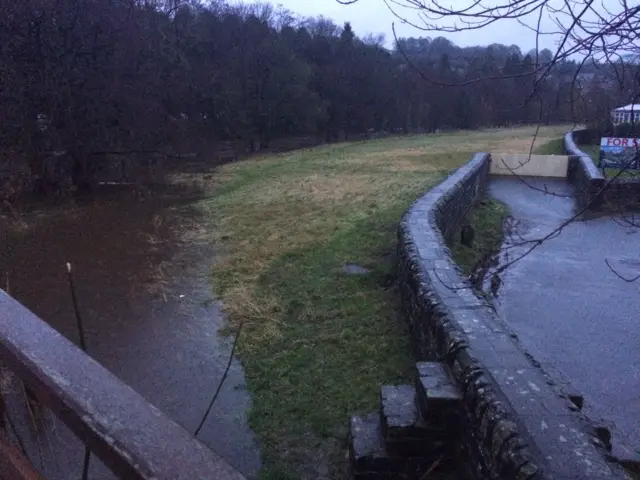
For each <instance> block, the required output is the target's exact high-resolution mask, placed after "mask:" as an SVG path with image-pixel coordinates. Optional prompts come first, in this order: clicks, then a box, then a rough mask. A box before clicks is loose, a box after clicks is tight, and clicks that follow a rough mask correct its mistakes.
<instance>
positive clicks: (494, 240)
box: [449, 199, 509, 275]
mask: <svg viewBox="0 0 640 480" xmlns="http://www.w3.org/2000/svg"><path fill="white" fill-rule="evenodd" d="M508 213H509V211H508V209H507V207H506V205H504V204H503V203H501V202H499V201H498V200H495V199H489V200H485V201H482V202H479V203H478V204H477V205H475V206H474V207H473V208H472V209H471V211H470V212H469V215H468V217H467V222H468V224H470V225H471V226H472V227H473V229H474V232H475V235H474V241H473V244H472V246H471V247H468V246H466V245H463V244H462V243H460V235H459V234H458V235H454V236H453V239H452V241H451V242H450V244H449V248H450V249H451V255H452V257H453V259H454V260H455V261H456V263H457V264H458V265H460V267H461V268H462V271H463V272H464V273H465V274H466V275H470V274H471V273H473V269H474V267H475V266H476V265H477V264H478V262H479V261H480V260H481V259H482V258H483V257H484V256H485V255H487V254H491V253H494V252H497V251H498V250H499V249H500V246H501V245H502V240H503V233H504V232H503V225H504V221H505V219H506V217H507V215H508Z"/></svg>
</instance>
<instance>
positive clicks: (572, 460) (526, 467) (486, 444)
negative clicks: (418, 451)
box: [398, 153, 624, 480]
mask: <svg viewBox="0 0 640 480" xmlns="http://www.w3.org/2000/svg"><path fill="white" fill-rule="evenodd" d="M490 162H491V157H490V155H488V154H484V153H480V154H476V155H475V156H474V157H473V158H472V159H471V161H470V162H469V163H467V164H466V165H464V166H463V167H462V168H460V169H459V170H458V171H456V172H455V173H454V174H453V175H451V176H450V177H449V178H448V179H447V180H445V181H444V182H443V183H442V184H441V185H439V186H438V187H436V188H434V189H432V190H431V191H429V192H428V193H427V194H426V195H424V196H423V197H422V198H420V199H418V200H417V201H416V202H415V203H414V204H413V206H412V207H411V208H410V210H409V211H408V212H407V214H406V215H405V217H404V219H403V221H402V223H401V225H400V228H399V243H398V274H399V280H400V286H401V287H400V288H401V297H402V302H403V307H404V310H405V313H406V316H407V320H408V323H409V328H410V331H411V335H412V338H413V342H414V346H415V350H416V353H417V355H418V357H419V359H420V360H425V359H426V360H436V361H442V362H445V363H446V364H447V365H448V366H449V368H450V370H451V372H452V374H453V376H454V377H455V378H454V379H455V381H456V382H457V384H458V386H459V388H460V390H461V392H462V394H463V403H464V411H465V416H466V418H464V419H462V420H463V424H464V428H463V432H464V438H465V439H464V441H463V442H462V444H461V445H460V448H461V457H462V458H465V459H466V462H467V467H468V468H467V470H468V472H469V474H470V475H471V476H472V477H473V478H482V479H509V480H518V479H528V480H533V479H555V480H569V479H604V478H624V477H623V475H622V474H621V473H620V472H619V470H618V467H617V466H611V465H610V464H609V463H608V462H607V461H605V457H604V453H606V451H605V446H604V445H603V444H602V442H601V441H600V440H599V439H598V438H596V434H595V433H596V429H594V428H593V427H592V426H591V425H590V423H589V422H587V421H586V419H585V418H584V417H582V416H581V414H579V413H576V410H578V409H579V408H580V407H581V402H579V401H578V402H576V403H577V404H580V406H578V405H576V404H574V403H572V402H570V401H569V399H568V396H567V395H566V394H563V392H562V391H561V390H560V387H556V386H554V384H553V382H552V381H551V379H549V378H548V377H547V376H546V375H545V374H544V372H543V371H542V370H541V369H540V367H539V365H538V364H536V363H535V361H533V360H532V359H531V357H530V356H528V355H527V354H526V353H525V352H524V351H523V350H522V349H521V348H520V346H519V345H518V343H517V341H516V339H515V338H514V337H515V335H514V334H513V333H512V332H511V331H510V330H509V328H508V327H507V326H506V325H505V324H503V323H502V322H501V320H500V319H499V318H498V316H497V315H495V314H494V311H493V310H492V308H491V306H490V305H489V304H488V303H487V302H486V301H485V300H481V299H479V298H478V297H477V296H476V295H475V294H474V293H473V290H472V289H471V285H470V284H469V283H468V282H467V281H466V280H465V279H464V278H463V276H462V274H461V272H460V270H459V268H458V266H457V265H456V264H455V263H454V262H453V260H452V258H451V255H450V253H449V250H448V249H447V246H446V243H445V238H447V237H450V236H451V235H453V234H454V233H455V232H456V231H457V229H458V227H459V226H460V224H461V222H462V221H463V220H464V217H465V216H466V214H467V213H468V211H469V209H470V208H471V206H472V205H473V204H474V203H475V202H477V201H478V200H479V199H481V198H482V197H483V195H484V194H485V191H486V187H487V183H488V178H489V169H490ZM605 440H606V439H605Z"/></svg>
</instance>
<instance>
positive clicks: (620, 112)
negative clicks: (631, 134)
mask: <svg viewBox="0 0 640 480" xmlns="http://www.w3.org/2000/svg"><path fill="white" fill-rule="evenodd" d="M611 120H612V121H613V124H614V125H619V124H621V123H631V122H633V123H640V104H633V103H630V104H629V105H625V106H624V107H620V108H616V109H615V110H612V111H611Z"/></svg>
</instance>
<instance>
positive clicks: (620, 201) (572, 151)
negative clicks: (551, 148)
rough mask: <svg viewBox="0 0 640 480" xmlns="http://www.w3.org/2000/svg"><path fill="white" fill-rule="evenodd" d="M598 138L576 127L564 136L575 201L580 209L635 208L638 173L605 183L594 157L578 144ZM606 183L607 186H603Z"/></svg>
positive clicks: (639, 181) (639, 190)
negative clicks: (569, 158) (574, 190)
mask: <svg viewBox="0 0 640 480" xmlns="http://www.w3.org/2000/svg"><path fill="white" fill-rule="evenodd" d="M597 138H599V135H598V134H597V132H594V131H593V130H588V129H585V130H575V131H573V132H568V133H567V134H566V135H565V136H564V149H565V152H566V153H567V154H568V155H571V160H570V162H569V173H568V175H567V177H568V179H569V181H570V182H571V183H572V184H573V186H574V188H575V189H576V203H577V207H578V209H580V210H583V209H586V210H589V211H601V210H605V211H606V210H613V211H626V210H631V211H635V210H638V208H640V176H632V177H628V176H624V177H618V178H611V179H610V182H609V183H608V184H607V183H606V181H607V179H605V177H604V175H603V174H602V172H601V171H600V170H598V167H596V165H595V163H594V161H593V159H592V158H591V157H590V156H589V155H587V154H586V153H584V152H583V151H582V150H580V147H578V144H580V143H582V144H586V143H588V142H591V141H593V139H597ZM605 184H606V187H605Z"/></svg>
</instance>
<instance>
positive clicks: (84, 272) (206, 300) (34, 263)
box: [0, 196, 260, 479]
mask: <svg viewBox="0 0 640 480" xmlns="http://www.w3.org/2000/svg"><path fill="white" fill-rule="evenodd" d="M196 215H197V214H196V213H195V212H194V210H193V209H192V208H190V207H189V206H188V205H178V204H177V203H176V200H175V199H174V198H164V197H163V198H151V199H143V200H140V199H132V198H130V197H129V196H125V197H123V198H120V197H119V196H116V197H115V198H110V199H109V200H96V201H92V202H90V203H89V204H87V205H82V206H78V207H75V208H72V209H65V210H63V211H59V212H57V213H55V214H44V215H42V216H41V218H35V219H34V218H31V219H30V221H29V225H26V226H24V228H22V229H19V230H18V231H16V230H15V229H8V228H7V226H6V225H4V226H3V225H0V227H4V230H5V231H4V232H2V231H1V230H0V233H1V234H2V235H0V241H2V242H3V248H2V249H0V252H1V253H0V272H2V277H3V282H2V288H5V286H6V285H5V281H4V277H5V273H8V275H9V283H10V290H11V292H10V293H11V294H12V296H14V297H15V298H16V299H18V300H19V301H21V302H22V303H23V304H24V305H26V306H27V307H28V308H29V309H30V310H32V311H33V312H34V313H36V314H37V315H38V316H40V318H42V319H43V320H45V321H46V322H48V323H49V324H50V325H52V326H53V327H54V328H56V329H57V330H58V331H60V332H61V333H62V334H64V335H65V336H67V337H68V338H69V339H70V340H72V341H73V342H75V343H76V344H78V336H77V330H76V326H75V316H74V314H73V307H72V303H71V299H70V292H69V286H68V282H67V279H66V268H65V263H66V262H72V265H73V271H74V277H75V283H76V287H77V296H78V300H79V304H80V309H81V312H82V316H83V319H84V324H85V331H86V341H87V345H88V351H89V354H90V355H91V356H93V357H94V358H95V359H97V360H98V361H99V362H100V363H102V364H103V365H104V366H105V367H106V368H107V369H108V370H110V371H112V372H113V373H114V374H115V375H116V376H118V377H119V378H120V379H121V380H123V381H124V382H125V383H127V384H129V385H130V386H131V387H133V388H134V389H135V390H137V391H138V392H139V393H140V394H141V395H142V396H144V397H145V398H146V399H147V400H149V401H150V402H151V403H152V404H154V405H155V406H157V407H158V408H159V409H160V410H162V411H163V412H165V413H166V414H168V416H169V417H171V418H172V419H173V420H174V421H176V422H177V423H178V424H179V425H181V426H182V427H184V428H185V429H186V430H188V431H190V432H193V431H194V430H195V429H196V427H197V425H198V423H199V422H200V420H201V418H202V416H203V414H204V412H205V411H206V408H207V405H208V403H209V401H210V400H211V398H212V396H213V394H214V392H215V390H216V387H217V385H218V382H219V381H220V379H221V377H222V375H223V372H224V370H225V367H226V364H227V361H228V358H229V354H230V351H231V346H232V345H231V343H232V339H230V338H225V337H222V336H220V335H219V330H220V329H221V328H223V327H224V326H225V320H224V316H223V315H222V312H221V310H220V306H219V304H218V303H217V302H216V301H215V299H214V298H213V297H212V295H211V285H210V280H209V272H210V269H211V266H212V262H211V259H212V258H213V252H212V251H211V248H210V247H209V246H207V245H206V242H202V241H200V240H201V238H200V234H201V232H200V230H199V229H198V227H197V220H198V219H197V218H196ZM12 388H13V390H14V391H15V390H16V385H15V382H14V386H13V387H12ZM18 390H19V387H18ZM249 406H250V399H249V395H248V393H247V391H246V389H245V383H244V378H243V372H242V367H241V365H240V363H239V362H237V361H234V363H233V364H232V367H231V370H230V372H229V376H228V377H227V379H226V382H225V384H224V386H223V388H222V391H221V393H220V396H219V397H218V399H217V401H216V403H215V405H214V407H213V410H212V412H211V414H210V416H209V418H208V420H207V422H206V423H205V425H204V427H203V428H202V430H201V432H200V435H199V437H198V438H199V439H200V440H201V441H202V442H203V443H204V444H206V445H207V446H209V447H210V448H212V449H213V450H214V451H216V452H217V453H218V454H219V455H220V456H222V457H223V458H225V459H226V460H227V461H228V462H229V463H230V464H231V465H233V466H234V467H236V468H237V469H238V470H240V471H241V472H242V473H244V474H245V475H246V476H247V477H248V478H254V477H255V476H256V475H257V472H258V470H259V467H260V461H259V453H258V449H257V447H256V444H255V442H254V438H253V435H252V432H251V431H250V429H249V428H248V426H247V420H246V412H247V409H248V408H249ZM49 420H50V419H49ZM49 420H48V421H47V425H48V426H47V427H46V429H45V432H46V435H44V436H43V435H40V436H39V442H36V443H39V444H38V445H36V443H33V442H31V446H32V448H31V452H30V457H31V458H33V459H38V458H39V457H40V456H42V454H41V453H40V452H38V451H37V450H41V451H44V452H45V453H44V457H45V460H44V463H43V464H44V467H42V468H43V469H44V470H45V472H44V473H45V474H46V476H47V478H52V479H62V478H65V479H66V478H80V471H81V462H82V451H83V446H82V445H81V444H80V443H79V442H78V441H77V440H76V439H75V438H74V437H73V435H72V434H71V433H70V432H69V431H68V430H67V429H66V428H65V427H64V426H63V425H62V424H61V422H59V421H57V422H55V421H54V422H52V421H49ZM25 422H26V423H29V421H28V419H26V420H25V419H23V423H25ZM51 451H53V452H55V453H54V454H53V455H50V452H51ZM51 457H54V458H53V459H52V458H51ZM35 463H36V465H37V464H38V463H39V462H38V461H36V462H35ZM111 477H112V475H111V474H110V473H109V472H107V471H106V469H105V467H104V466H102V465H101V464H100V463H99V462H98V461H92V469H91V471H90V476H89V478H92V479H94V478H100V479H102V478H105V479H106V478H111Z"/></svg>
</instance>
